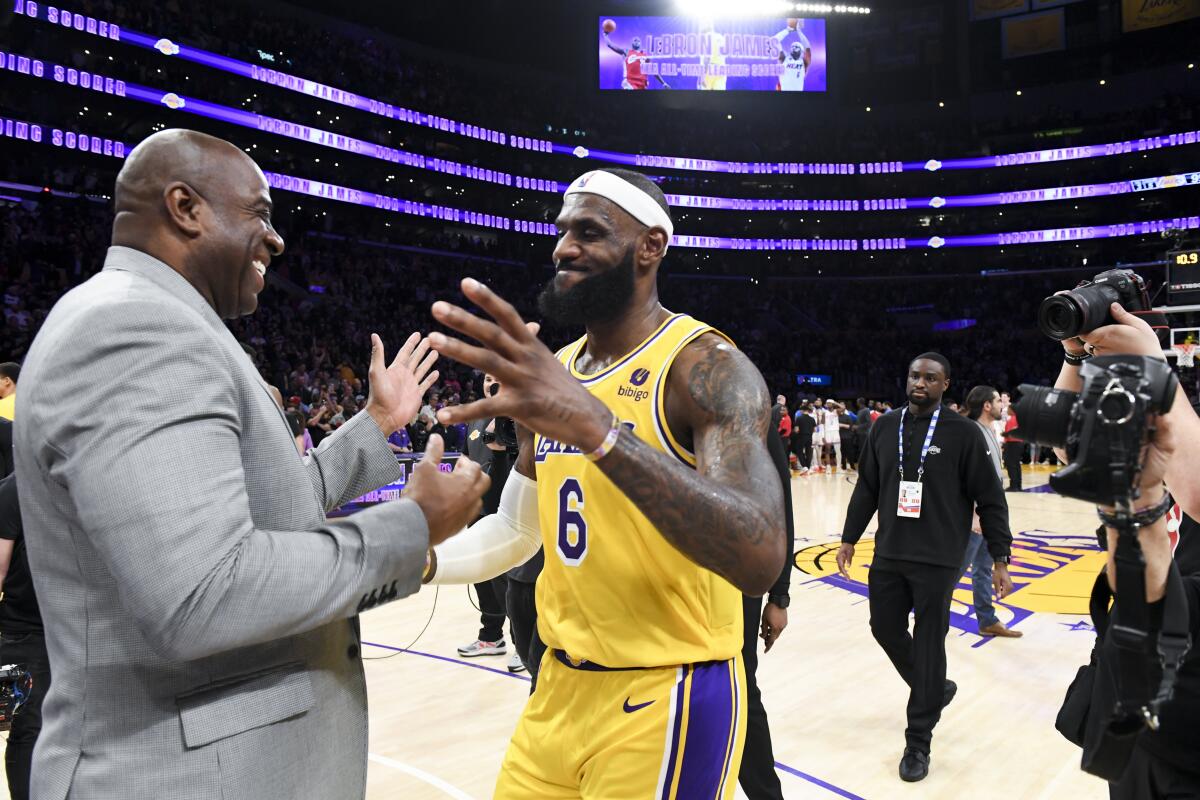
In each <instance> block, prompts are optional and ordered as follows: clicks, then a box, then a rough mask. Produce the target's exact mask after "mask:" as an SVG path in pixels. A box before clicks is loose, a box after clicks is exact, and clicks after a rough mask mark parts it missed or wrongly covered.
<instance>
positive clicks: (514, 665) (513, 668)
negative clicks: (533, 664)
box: [508, 651, 525, 672]
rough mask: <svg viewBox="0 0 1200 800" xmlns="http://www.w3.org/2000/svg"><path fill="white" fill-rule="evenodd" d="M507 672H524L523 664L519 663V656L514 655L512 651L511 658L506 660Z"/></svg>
mask: <svg viewBox="0 0 1200 800" xmlns="http://www.w3.org/2000/svg"><path fill="white" fill-rule="evenodd" d="M508 671H509V672H524V671H525V664H524V662H522V661H521V656H520V655H518V654H517V653H516V651H514V652H513V654H512V656H511V657H510V658H509V659H508Z"/></svg>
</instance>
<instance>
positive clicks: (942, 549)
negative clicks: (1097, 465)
mask: <svg viewBox="0 0 1200 800" xmlns="http://www.w3.org/2000/svg"><path fill="white" fill-rule="evenodd" d="M949 387H950V363H949V362H948V361H947V360H946V358H945V357H944V356H942V355H939V354H938V353H923V354H922V355H919V356H917V357H916V358H915V359H913V362H912V363H911V364H910V365H909V368H908V405H907V406H906V407H904V408H902V409H900V410H899V411H894V412H892V413H890V414H886V415H884V416H882V417H880V418H879V419H878V420H876V422H875V424H874V425H873V426H872V427H871V433H870V435H869V436H868V437H867V443H866V446H865V447H864V448H863V453H862V459H861V461H860V462H859V470H858V483H857V484H855V486H854V494H853V495H852V496H851V498H850V507H849V509H848V510H847V512H846V525H845V527H844V528H843V530H842V546H841V548H839V549H838V554H837V563H838V569H839V570H840V571H841V573H842V575H843V577H846V578H847V579H848V578H849V572H848V570H849V567H850V564H851V562H852V561H853V559H854V545H855V543H856V542H858V540H859V538H861V537H862V534H863V531H864V530H865V529H866V527H867V523H869V522H870V521H871V516H872V515H873V514H874V513H875V512H876V511H878V512H879V531H878V532H877V533H876V535H875V553H874V555H873V556H872V563H871V569H870V577H869V579H868V580H869V582H868V586H869V589H870V595H869V596H870V606H871V633H872V634H874V636H875V640H876V641H878V642H879V645H880V647H882V648H883V650H884V652H885V653H887V656H888V658H889V659H891V661H892V664H893V666H895V668H896V671H897V672H899V673H900V677H902V678H903V679H904V682H905V683H907V684H908V686H909V688H910V690H911V692H910V694H909V698H908V727H907V728H906V729H905V732H904V736H905V743H906V744H905V748H904V756H903V758H902V759H901V761H900V777H901V779H903V780H905V781H919V780H921V779H923V778H924V777H925V776H926V775H928V774H929V745H930V742H931V741H932V739H933V728H934V726H935V725H937V722H938V719H939V718H940V717H941V714H942V708H943V707H944V706H945V705H946V704H948V703H949V702H950V700H951V699H953V697H954V693H955V692H956V691H957V690H958V687H957V686H956V685H955V684H954V682H953V681H948V680H946V631H947V630H948V629H949V626H950V596H951V594H952V593H953V592H954V587H955V585H956V584H957V583H958V576H959V574H960V570H959V567H960V566H961V565H962V557H963V553H964V552H965V551H966V549H967V537H968V535H969V532H970V530H971V515H972V511H973V510H975V509H978V513H979V519H980V522H981V524H982V528H983V537H984V538H985V539H987V543H988V552H989V553H990V554H991V556H992V559H993V560H994V562H995V575H994V576H993V585H994V586H995V588H996V595H997V597H1004V596H1005V595H1006V594H1007V593H1008V592H1010V591H1011V590H1012V581H1011V580H1009V577H1008V556H1009V549H1010V546H1011V544H1012V534H1011V533H1009V530H1008V506H1007V505H1006V504H1005V502H1004V489H1003V487H1002V486H1001V484H1000V479H999V478H998V477H997V476H996V471H995V468H994V467H993V466H992V462H991V460H990V457H989V456H988V454H987V447H986V445H985V443H984V440H983V437H982V436H980V435H979V428H978V427H977V426H976V424H975V423H974V422H973V421H972V420H969V419H967V418H966V417H964V416H961V415H959V414H955V413H952V412H950V411H949V409H945V408H943V407H942V395H943V394H944V393H945V391H946V389H948V388H949ZM910 610H913V611H915V612H916V624H915V626H914V628H913V633H912V635H909V632H908V613H909V611H910Z"/></svg>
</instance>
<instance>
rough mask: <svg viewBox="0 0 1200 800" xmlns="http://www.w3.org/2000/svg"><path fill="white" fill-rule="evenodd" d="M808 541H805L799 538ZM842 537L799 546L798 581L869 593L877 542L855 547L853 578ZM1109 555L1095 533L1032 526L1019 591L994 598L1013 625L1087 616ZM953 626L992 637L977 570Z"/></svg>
mask: <svg viewBox="0 0 1200 800" xmlns="http://www.w3.org/2000/svg"><path fill="white" fill-rule="evenodd" d="M798 541H802V540H798ZM839 544H840V542H836V541H835V542H827V543H824V544H814V545H809V546H807V547H804V548H802V549H800V550H798V551H797V552H796V554H795V565H796V569H798V570H799V571H800V572H801V573H803V574H804V575H806V576H808V578H807V579H806V580H803V581H798V582H800V583H802V585H804V586H808V585H814V586H833V587H836V588H838V589H842V590H844V591H846V592H848V593H850V594H854V595H858V596H860V597H866V596H867V574H868V571H869V569H870V566H871V560H872V557H873V556H874V554H875V541H874V540H873V539H863V540H861V541H860V542H859V543H858V544H857V545H855V550H854V564H853V565H852V566H851V567H850V580H846V579H845V578H843V577H842V576H841V575H840V574H838V571H837V549H838V545H839ZM1104 562H1105V554H1104V552H1103V551H1102V550H1101V549H1100V545H1099V544H1098V543H1097V542H1096V538H1095V537H1094V536H1092V535H1090V534H1089V535H1073V534H1058V533H1050V532H1048V531H1037V530H1035V531H1026V532H1024V533H1021V534H1016V535H1014V537H1013V546H1012V563H1011V564H1010V565H1009V570H1008V571H1009V575H1010V576H1011V577H1012V581H1013V592H1012V594H1010V595H1009V596H1008V597H1006V598H1004V599H1003V600H994V601H993V603H994V605H995V607H996V615H997V616H998V617H999V618H1000V621H1001V622H1003V623H1004V624H1005V625H1007V626H1008V627H1010V628H1012V627H1019V626H1020V623H1021V622H1022V621H1023V620H1026V619H1028V618H1029V617H1031V616H1033V615H1034V614H1068V615H1083V616H1086V615H1087V613H1088V598H1089V597H1090V596H1091V591H1092V583H1093V582H1094V581H1095V579H1096V574H1097V573H1098V572H1099V571H1100V570H1101V569H1102V568H1103V566H1104ZM950 627H951V628H954V629H957V630H958V631H959V632H960V635H971V636H975V637H977V638H978V639H979V641H977V642H975V643H974V644H973V645H972V646H973V647H978V646H980V645H982V644H984V643H986V642H987V641H989V639H990V637H983V636H979V627H978V623H977V621H976V618H975V604H974V601H973V597H972V589H971V575H970V573H969V572H967V573H964V574H963V576H962V577H960V578H959V581H958V586H957V587H956V588H955V590H954V598H953V600H952V601H951V604H950Z"/></svg>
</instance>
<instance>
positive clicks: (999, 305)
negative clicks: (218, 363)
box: [0, 197, 1077, 450]
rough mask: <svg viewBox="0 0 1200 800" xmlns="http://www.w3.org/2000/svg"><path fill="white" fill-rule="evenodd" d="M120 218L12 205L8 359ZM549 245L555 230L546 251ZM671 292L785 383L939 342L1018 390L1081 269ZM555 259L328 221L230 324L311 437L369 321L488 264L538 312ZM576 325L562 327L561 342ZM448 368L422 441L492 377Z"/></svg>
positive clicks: (869, 383) (1040, 375)
mask: <svg viewBox="0 0 1200 800" xmlns="http://www.w3.org/2000/svg"><path fill="white" fill-rule="evenodd" d="M110 226H111V217H110V212H109V211H108V210H107V209H106V208H105V207H104V206H103V205H101V204H97V203H93V202H88V201H85V200H80V199H74V200H64V199H57V198H49V197H45V198H43V199H41V200H39V201H37V202H36V203H35V202H24V203H0V287H2V288H3V302H4V320H3V330H2V331H0V334H2V335H0V341H2V342H3V346H0V361H9V360H12V361H17V362H19V361H20V360H21V359H22V358H23V356H24V354H25V352H26V351H27V349H28V346H29V343H30V342H31V341H32V337H33V336H34V335H35V333H36V331H37V330H38V328H39V326H40V325H41V323H42V321H43V320H44V319H45V316H46V314H47V313H48V312H49V309H50V308H51V306H52V305H53V303H54V302H55V301H56V300H57V299H58V298H59V297H60V296H61V295H62V294H63V293H64V292H65V291H66V290H68V289H69V288H70V287H72V286H74V285H76V284H78V283H80V282H82V281H84V280H86V279H87V278H88V277H90V276H91V275H93V274H94V273H95V272H96V271H98V270H99V269H100V267H101V264H102V263H103V257H104V252H105V248H106V246H107V243H108V237H109V232H110ZM548 247H549V242H547V248H548ZM670 261H671V257H669V258H668V261H667V262H666V264H665V265H664V273H665V274H664V276H663V277H661V278H660V292H661V295H662V299H663V302H664V304H665V305H666V306H667V307H668V308H671V309H672V310H679V311H686V312H687V313H690V314H692V315H694V316H696V317H698V318H701V319H704V320H705V321H707V322H710V323H711V324H713V325H715V326H717V327H718V328H720V329H722V330H723V331H725V332H726V333H728V334H729V335H730V336H731V337H733V339H734V340H735V341H736V342H737V343H738V345H739V347H741V348H742V349H743V350H745V352H747V354H748V355H749V356H750V357H751V358H752V359H753V360H754V362H755V363H756V364H757V365H758V366H759V368H760V369H761V370H762V372H763V374H764V376H765V378H766V380H767V383H768V387H769V388H770V390H771V391H772V395H773V396H774V394H784V395H785V396H786V397H788V398H789V400H790V399H792V398H798V397H799V396H812V395H818V394H820V395H832V396H839V397H855V396H858V395H864V394H865V395H867V396H869V397H872V398H881V399H886V400H889V401H891V402H893V403H895V402H898V401H900V400H901V399H902V398H903V388H902V387H903V383H902V380H903V376H904V369H905V366H906V364H907V360H908V359H909V358H911V356H912V355H913V354H914V353H915V352H918V351H923V350H928V349H935V350H938V351H940V352H943V353H944V354H946V355H947V356H948V357H949V358H950V360H951V362H952V364H954V369H955V374H954V381H955V388H954V389H952V390H951V392H950V393H949V396H951V397H957V396H958V395H963V394H965V392H966V390H967V389H968V388H969V387H970V386H971V385H974V384H976V383H989V384H991V385H994V386H997V387H1001V388H1005V389H1009V388H1015V387H1016V386H1017V385H1018V384H1020V383H1022V382H1030V383H1047V382H1049V381H1052V380H1053V378H1054V376H1055V375H1056V373H1057V368H1058V363H1059V361H1060V358H1059V354H1058V352H1057V349H1056V345H1055V344H1054V343H1053V342H1051V341H1049V340H1047V339H1045V338H1044V337H1043V336H1042V335H1041V334H1040V333H1039V332H1038V331H1037V329H1036V327H1035V326H1034V324H1033V320H1034V318H1035V313H1036V308H1037V304H1038V303H1039V302H1040V300H1041V299H1042V298H1043V297H1045V296H1046V295H1048V294H1050V293H1052V292H1053V291H1055V290H1056V289H1059V288H1063V287H1064V286H1070V285H1073V284H1074V282H1075V280H1076V279H1077V276H1064V275H1061V274H1051V275H1046V276H1039V277H1030V276H1024V277H1021V278H981V277H974V278H963V279H957V280H950V279H939V280H936V281H933V280H930V281H920V280H917V281H912V280H904V279H899V280H889V281H854V280H842V279H836V278H834V279H816V278H814V279H808V280H805V279H801V280H792V281H787V280H776V281H767V282H759V283H755V282H753V281H747V280H739V281H732V280H721V279H718V278H716V277H712V276H700V277H689V276H680V275H675V274H671V272H670ZM550 274H551V272H550V270H549V269H546V268H537V267H529V266H524V265H513V264H505V263H500V262H496V261H489V260H486V259H481V258H476V257H473V256H466V255H464V256H447V255H428V254H421V253H415V252H409V251H400V250H393V249H389V248H383V247H379V246H375V245H369V244H364V243H361V242H353V241H347V240H344V239H341V238H330V237H328V236H327V235H324V234H323V233H322V232H320V231H310V232H300V231H293V232H292V233H291V234H289V238H288V249H287V252H286V254H285V255H284V256H283V257H281V258H280V259H278V260H277V261H276V262H275V263H274V264H272V267H271V276H270V277H271V280H270V282H269V284H268V288H267V290H266V291H265V292H264V293H263V294H262V295H261V297H260V305H259V309H258V311H257V312H256V313H255V314H254V315H253V316H250V317H246V318H242V319H240V320H236V321H233V322H231V323H230V327H231V329H232V330H233V332H234V334H235V335H236V336H237V338H238V339H239V340H240V341H241V342H243V343H244V344H245V345H247V346H248V347H250V348H251V349H252V350H253V354H254V359H255V361H256V364H257V366H258V368H259V370H260V371H261V372H262V374H263V375H264V377H265V378H266V379H267V380H268V381H269V382H270V383H272V384H273V385H275V386H277V387H278V388H279V389H280V391H281V392H282V395H283V397H284V398H285V403H286V405H287V406H288V408H290V409H295V410H296V411H297V412H298V414H300V415H301V416H303V419H304V423H305V426H306V428H307V430H308V432H309V435H310V437H311V440H312V441H313V443H314V444H315V443H319V441H320V439H321V437H322V436H324V435H325V434H326V433H328V432H329V431H331V430H333V429H335V428H336V427H337V426H338V425H339V424H341V423H342V422H343V421H344V420H345V419H348V418H349V417H350V416H352V415H353V414H354V413H355V412H356V411H357V410H359V409H360V408H361V407H362V404H363V402H364V399H365V396H366V394H367V392H368V386H367V384H366V365H367V361H368V356H369V349H370V344H369V341H370V334H371V333H373V332H374V333H379V334H380V336H381V337H382V338H383V340H384V342H385V344H386V345H387V346H388V347H390V348H396V347H398V346H399V345H400V344H401V343H402V342H403V340H404V339H405V338H406V337H407V336H408V334H409V333H410V332H412V331H414V330H421V331H429V330H430V326H431V325H432V319H431V317H430V315H429V305H430V304H431V303H432V302H433V301H434V300H436V299H439V298H448V299H459V300H461V294H460V292H459V289H458V281H459V280H460V279H461V278H462V277H464V276H466V275H471V276H474V277H477V278H479V279H481V280H483V281H485V282H487V283H488V284H489V285H491V286H492V287H494V288H495V289H496V290H497V291H498V292H500V293H501V294H502V295H503V296H505V297H507V298H510V299H511V300H512V301H513V302H514V303H515V304H516V305H517V307H518V308H519V309H520V310H521V311H522V313H524V314H525V315H526V316H527V317H528V318H532V319H536V318H537V317H538V316H539V315H538V314H537V311H536V295H537V292H538V290H539V289H540V287H541V286H542V285H543V284H544V282H545V281H546V280H547V279H548V278H549V277H550ZM952 319H972V320H974V323H973V324H972V325H971V326H970V327H967V328H964V329H961V330H949V331H939V332H935V331H934V330H933V325H934V324H935V323H936V322H939V321H947V320H952ZM580 332H581V331H580V330H578V329H565V328H555V327H552V326H551V327H548V328H547V329H545V331H544V332H543V334H542V337H543V339H544V340H545V341H547V342H548V343H549V344H550V345H551V346H558V345H561V344H563V343H565V342H567V341H570V340H571V339H573V338H575V337H576V336H578V335H579V334H580ZM439 368H440V369H441V371H442V378H441V380H440V382H439V384H438V385H437V386H435V387H434V389H433V390H431V392H430V396H429V397H428V403H427V408H426V409H424V411H425V413H424V415H423V417H424V418H423V419H421V420H418V421H415V424H414V425H413V426H410V428H409V430H408V439H409V441H408V443H407V445H408V446H410V447H413V448H414V449H417V450H420V449H421V448H422V447H423V445H424V441H425V439H427V438H428V435H429V433H432V432H440V433H443V435H445V436H446V437H447V438H448V439H449V440H450V442H451V443H452V444H457V443H459V442H458V437H459V436H460V434H459V433H458V432H456V431H445V430H441V429H439V428H437V427H436V420H435V419H434V417H433V414H432V412H433V411H434V410H436V408H437V407H438V406H439V404H453V403H458V402H470V401H471V400H472V399H474V398H475V397H476V396H477V395H478V393H479V391H480V387H479V376H478V375H476V374H473V373H472V371H471V370H469V369H466V368H463V367H461V366H459V365H456V364H453V363H450V362H447V361H446V360H443V361H442V362H441V363H440V364H439ZM797 374H827V375H831V376H832V380H833V385H832V386H830V387H822V388H814V387H811V386H802V385H798V384H797V381H796V375H797Z"/></svg>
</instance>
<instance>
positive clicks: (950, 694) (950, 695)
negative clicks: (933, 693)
mask: <svg viewBox="0 0 1200 800" xmlns="http://www.w3.org/2000/svg"><path fill="white" fill-rule="evenodd" d="M956 694H958V684H957V683H955V682H954V681H952V680H950V679H949V678H947V679H946V688H945V689H943V690H942V708H945V707H946V706H948V705H950V701H951V700H953V699H954V695H956Z"/></svg>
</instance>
